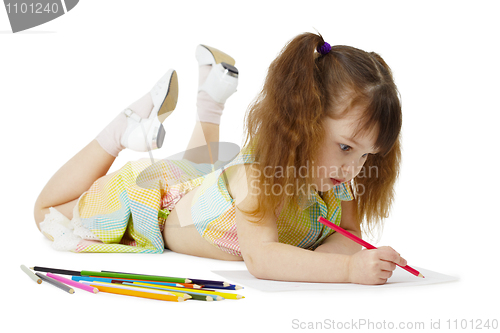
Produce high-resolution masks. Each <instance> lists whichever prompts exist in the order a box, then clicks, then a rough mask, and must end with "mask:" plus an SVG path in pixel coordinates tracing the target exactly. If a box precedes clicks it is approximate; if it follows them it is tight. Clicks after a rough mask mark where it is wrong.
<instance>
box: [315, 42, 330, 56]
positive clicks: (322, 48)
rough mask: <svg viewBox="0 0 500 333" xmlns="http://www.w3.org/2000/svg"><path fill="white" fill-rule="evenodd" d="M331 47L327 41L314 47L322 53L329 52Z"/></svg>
mask: <svg viewBox="0 0 500 333" xmlns="http://www.w3.org/2000/svg"><path fill="white" fill-rule="evenodd" d="M331 49H332V47H331V46H330V44H328V43H327V42H325V44H323V45H322V46H318V47H317V48H316V50H317V51H318V52H319V53H321V54H323V55H325V54H327V53H328V52H330V51H331Z"/></svg>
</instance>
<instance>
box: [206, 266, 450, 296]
mask: <svg viewBox="0 0 500 333" xmlns="http://www.w3.org/2000/svg"><path fill="white" fill-rule="evenodd" d="M412 267H413V268H415V269H416V270H418V271H419V272H420V273H422V275H424V276H425V278H419V277H416V276H414V275H413V274H410V273H408V272H407V271H405V270H403V269H401V268H396V270H395V271H394V274H393V275H392V277H391V278H390V279H389V280H388V281H387V283H385V284H383V285H376V286H368V285H361V284H353V283H306V282H284V281H272V280H261V279H257V278H255V277H254V276H253V275H252V274H250V273H249V272H248V270H234V271H233V270H231V271H230V270H227V271H212V272H213V273H215V274H218V275H220V276H222V277H224V278H225V279H227V280H230V281H231V282H234V283H236V284H238V285H241V286H243V287H248V288H254V289H257V290H261V291H291V290H341V289H362V288H392V287H411V286H420V285H426V284H435V283H444V282H452V281H457V280H458V277H454V276H449V275H444V274H441V273H437V272H433V271H430V270H427V269H424V268H418V267H415V266H412Z"/></svg>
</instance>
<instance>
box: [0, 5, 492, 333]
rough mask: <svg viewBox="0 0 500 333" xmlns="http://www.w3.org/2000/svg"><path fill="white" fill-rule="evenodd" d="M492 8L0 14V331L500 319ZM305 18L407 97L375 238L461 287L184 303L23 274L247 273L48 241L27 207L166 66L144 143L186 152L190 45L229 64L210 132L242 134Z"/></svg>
mask: <svg viewBox="0 0 500 333" xmlns="http://www.w3.org/2000/svg"><path fill="white" fill-rule="evenodd" d="M496 4H497V3H496V2H495V1H474V2H472V1H468V2H464V1H419V2H412V3H410V2H406V1H371V2H360V1H349V2H348V1H331V0H330V1H318V0H317V1H247V2H236V1H146V0H142V1H136V2H134V3H132V2H131V1H117V0H114V1H112V0H106V1H96V0H94V1H91V0H85V1H81V2H80V3H79V4H78V5H77V6H76V7H75V8H74V9H73V10H72V11H70V12H69V13H67V14H66V15H64V16H62V17H60V18H58V19H56V20H54V21H52V22H48V23H46V24H44V25H41V26H38V27H35V28H32V29H30V30H27V31H25V32H20V33H16V34H12V33H11V32H10V31H11V30H10V25H9V22H8V18H7V14H6V12H5V11H4V10H3V9H0V32H1V33H0V110H1V121H0V124H1V130H0V135H1V140H0V142H1V151H2V153H1V156H2V157H1V159H2V160H1V162H2V164H1V165H2V166H1V168H2V169H1V170H2V179H3V183H2V186H1V200H0V204H1V214H2V215H1V216H2V218H1V222H0V223H1V225H2V228H1V231H2V242H1V245H0V246H1V250H0V253H1V255H2V261H1V262H2V263H1V265H0V266H1V274H0V281H1V286H2V289H3V290H2V300H3V302H2V303H3V304H6V305H7V307H6V309H7V311H5V310H4V311H2V313H1V315H0V317H1V320H0V325H1V327H16V326H11V325H18V326H20V325H26V327H27V328H35V327H36V329H37V331H40V332H49V331H50V332H54V331H56V332H59V331H67V332H87V331H89V330H90V329H92V330H94V331H97V332H109V331H111V330H124V329H129V330H131V331H136V332H137V331H138V330H142V331H152V330H155V331H157V332H166V331H170V330H171V329H175V330H176V331H178V330H181V329H182V330H189V331H194V330H204V331H207V332H212V331H213V332H215V331H217V332H220V331H223V332H225V331H230V330H238V331H240V330H241V331H244V332H246V331H250V330H252V331H255V329H264V332H270V331H276V332H291V331H298V329H295V328H296V327H297V326H294V324H293V323H294V321H293V320H294V319H295V320H298V321H299V322H302V323H308V322H317V321H321V322H323V321H325V320H330V321H331V320H335V321H340V322H344V321H346V322H351V321H352V320H354V321H358V320H360V319H365V320H371V321H372V322H375V323H378V324H379V325H382V324H383V322H384V321H385V322H386V323H388V322H393V323H395V324H396V325H398V323H399V322H403V323H407V322H417V321H418V322H424V323H425V328H426V330H430V328H431V327H430V323H431V321H432V322H434V323H436V322H437V321H440V324H441V330H446V329H447V322H446V321H447V320H448V319H451V320H455V319H458V320H459V326H460V320H462V319H466V320H471V319H472V320H479V319H481V320H482V321H483V323H484V322H485V321H486V320H487V319H490V322H491V320H492V319H496V320H500V315H499V312H498V304H497V300H498V296H499V287H498V281H499V275H498V269H497V263H498V252H499V251H498V246H497V242H498V238H499V236H500V235H499V232H498V231H499V226H498V224H499V222H500V220H499V217H498V214H497V207H498V199H499V195H498V192H497V191H498V186H499V181H498V178H497V167H498V162H499V157H498V156H499V155H498V151H497V147H498V143H499V139H498V138H499V136H498V120H499V116H498V113H499V111H500V108H499V106H498V90H499V87H500V84H499V83H498V82H499V81H498V79H499V77H500V69H499V63H498V59H499V56H500V54H499V44H498V32H499V31H500V24H499V23H498V15H497V14H498V11H497V10H496ZM314 29H317V30H318V31H319V32H320V33H321V34H322V35H323V37H324V38H325V40H326V41H328V42H329V43H330V44H346V45H351V46H355V47H358V48H361V49H364V50H366V51H375V52H378V53H379V54H380V55H381V56H382V57H383V58H384V59H385V60H386V62H387V63H388V64H389V65H390V66H391V68H392V70H393V72H394V76H395V80H396V84H397V85H398V88H399V90H400V93H401V96H402V105H403V116H404V121H403V167H402V172H401V177H400V181H399V183H398V187H397V199H396V201H395V204H394V209H393V211H392V214H391V217H390V218H389V219H387V221H386V224H385V228H384V233H383V236H381V237H380V238H379V239H378V240H374V242H375V244H376V245H391V246H393V247H394V248H395V249H396V250H397V251H398V252H400V253H401V254H402V255H403V256H404V257H405V258H406V259H407V260H408V262H409V264H410V265H415V266H420V267H425V268H427V269H431V270H434V271H438V272H441V273H444V274H448V275H454V276H459V277H460V281H459V282H455V283H448V284H441V285H429V286H424V287H413V288H396V289H377V288H376V287H375V288H373V289H369V290H367V289H363V290H359V291H324V292H282V293H263V292H259V291H256V290H252V289H249V288H247V289H244V290H243V291H242V292H241V294H243V295H245V296H246V299H244V300H240V301H229V300H228V301H224V302H218V303H205V302H194V301H191V302H186V303H182V304H181V303H179V304H177V303H169V302H160V301H153V300H143V299H137V298H131V297H123V296H115V295H109V294H104V293H102V294H99V295H91V294H88V293H86V292H83V291H77V293H76V294H75V295H69V294H66V293H64V292H62V291H60V290H57V289H55V288H52V287H50V286H48V285H46V284H42V285H41V286H39V285H36V284H35V283H33V282H32V281H31V280H29V279H28V277H26V276H25V275H24V273H22V271H21V270H20V269H19V265H21V264H25V265H27V266H35V265H39V266H48V267H61V268H67V269H75V270H81V269H87V270H101V269H104V270H106V269H107V270H121V271H131V272H141V273H150V274H163V275H174V276H189V277H199V278H203V277H205V278H217V276H215V275H213V274H212V273H211V272H210V271H211V270H219V269H237V268H244V264H243V263H239V264H234V263H228V262H222V261H215V260H209V259H199V258H194V257H187V256H182V255H177V254H173V253H171V252H165V253H164V254H162V255H134V254H109V255H108V254H73V253H62V252H57V251H55V250H53V249H52V248H51V247H50V244H49V242H48V241H46V240H45V239H44V238H43V237H42V235H41V234H40V233H39V232H38V231H37V229H36V227H35V223H34V220H33V206H34V202H35V200H36V198H37V196H38V194H39V193H40V191H41V189H42V188H43V186H44V185H45V183H46V182H47V181H48V179H49V178H50V177H51V176H52V175H53V174H54V173H55V172H56V170H57V169H58V168H59V167H60V166H61V165H62V164H63V163H65V162H66V161H67V160H68V159H69V158H71V157H72V156H73V155H74V154H75V153H76V152H77V151H79V150H80V149H81V148H83V147H84V146H85V145H86V144H87V143H88V142H90V141H91V140H92V139H93V138H94V137H95V136H96V135H97V134H98V133H99V131H100V130H101V129H102V128H103V127H104V126H105V125H106V124H107V123H108V122H109V121H111V120H112V119H113V118H114V117H115V116H116V114H117V113H118V112H120V111H121V110H122V109H124V108H125V107H127V106H128V105H129V104H130V103H132V102H133V101H135V100H136V99H138V98H139V97H141V96H142V95H143V94H144V93H146V92H148V91H149V89H151V87H152V86H153V85H154V83H155V82H156V80H157V79H158V78H159V77H161V75H163V73H164V72H165V71H166V70H168V69H169V68H175V69H176V70H177V72H178V75H179V84H180V95H179V103H178V105H177V108H176V111H175V112H174V113H173V115H172V116H171V117H170V118H169V119H167V121H166V122H165V128H166V131H167V137H166V140H165V147H164V148H162V149H161V150H160V151H155V152H154V155H155V157H158V158H163V157H165V156H167V155H169V154H173V153H176V152H178V151H180V150H183V149H184V148H185V146H186V145H187V141H188V138H189V136H190V133H191V130H192V128H193V125H194V120H195V116H194V114H195V98H196V88H197V65H196V60H195V58H194V50H195V47H196V45H197V44H199V43H204V44H207V45H211V46H215V47H217V48H219V49H221V50H224V51H226V52H228V53H229V54H231V55H232V56H233V57H234V58H235V59H236V66H237V67H238V69H239V70H240V83H239V87H238V92H237V93H236V94H235V95H234V96H233V97H231V98H230V99H229V101H228V102H227V104H226V110H225V111H224V116H223V120H222V124H221V140H222V141H230V142H234V143H237V144H240V143H241V140H242V138H243V136H242V133H243V118H244V114H245V110H246V107H247V105H248V104H249V102H250V101H251V100H252V98H253V97H254V96H255V95H256V93H257V92H258V91H259V90H260V88H261V85H262V83H263V80H264V78H265V74H266V71H267V67H268V66H269V64H270V62H271V61H272V60H273V59H274V58H275V56H276V55H277V53H278V52H279V51H280V49H281V48H282V47H283V46H284V45H285V44H286V42H287V41H289V40H290V39H291V38H293V37H294V36H295V35H297V34H299V33H302V32H306V31H308V32H314V31H315V30H314ZM142 157H147V154H145V155H143V154H140V153H134V152H123V153H122V154H120V157H119V158H118V159H117V161H116V163H115V164H114V166H113V167H112V170H111V171H113V170H116V169H117V168H119V167H120V166H122V165H123V164H124V163H125V162H126V161H128V160H135V159H138V158H142ZM326 264H327V263H325V265H326ZM295 323H296V322H295ZM476 323H479V322H478V321H477V322H476V321H474V324H476ZM467 324H468V327H469V329H470V328H471V322H470V321H469V322H467ZM303 325H305V324H303ZM435 325H436V324H435ZM325 327H326V326H325ZM325 327H324V328H325ZM379 327H380V326H379ZM365 328H366V326H365ZM435 328H437V327H436V326H435ZM12 329H13V328H12ZM325 330H326V329H325ZM436 330H437V329H434V330H433V331H436ZM318 331H319V330H318ZM353 331H355V330H354V329H353ZM358 331H362V330H358Z"/></svg>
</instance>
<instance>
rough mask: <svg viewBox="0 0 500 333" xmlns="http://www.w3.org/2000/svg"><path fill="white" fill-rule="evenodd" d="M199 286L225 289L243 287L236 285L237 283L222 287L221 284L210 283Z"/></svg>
mask: <svg viewBox="0 0 500 333" xmlns="http://www.w3.org/2000/svg"><path fill="white" fill-rule="evenodd" d="M188 288H189V287H188ZM201 288H203V289H204V288H208V289H225V290H240V289H243V287H240V286H237V285H234V284H232V285H230V286H227V287H224V286H222V285H211V284H202V285H201Z"/></svg>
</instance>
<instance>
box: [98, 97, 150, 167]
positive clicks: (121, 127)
mask: <svg viewBox="0 0 500 333" xmlns="http://www.w3.org/2000/svg"><path fill="white" fill-rule="evenodd" d="M128 108H129V109H131V110H132V111H134V112H135V113H137V114H138V115H139V116H140V117H141V118H148V117H149V115H150V113H151V110H153V100H152V99H151V95H150V93H149V92H148V93H147V94H145V95H144V96H142V97H141V98H140V99H138V100H137V101H135V102H134V103H132V104H130V106H129V107H128ZM126 128H127V117H126V116H125V114H123V111H122V112H120V114H119V115H118V116H116V118H115V119H113V120H112V121H111V122H110V123H109V124H108V126H106V127H105V128H104V129H103V130H102V131H101V133H99V134H98V135H97V137H96V140H97V142H98V143H99V145H100V146H101V147H102V148H103V149H104V150H105V151H106V152H107V153H108V154H110V155H111V156H114V157H117V156H118V154H119V153H120V151H122V150H123V149H124V148H125V147H123V146H122V144H121V138H122V135H123V133H124V132H125V129H126Z"/></svg>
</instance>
